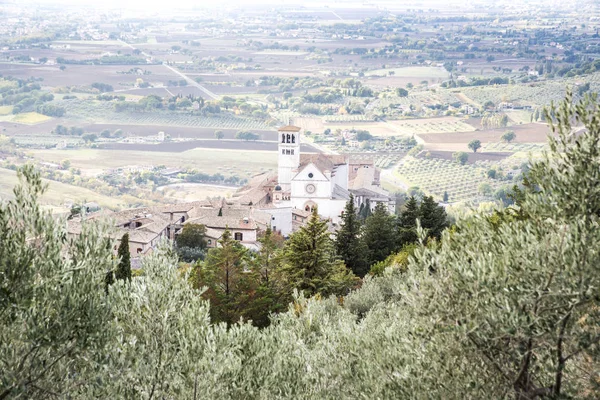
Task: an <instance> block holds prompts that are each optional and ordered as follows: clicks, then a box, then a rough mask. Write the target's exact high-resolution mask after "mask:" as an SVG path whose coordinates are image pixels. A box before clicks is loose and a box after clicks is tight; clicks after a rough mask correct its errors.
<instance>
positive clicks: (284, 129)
mask: <svg viewBox="0 0 600 400" xmlns="http://www.w3.org/2000/svg"><path fill="white" fill-rule="evenodd" d="M301 129H302V128H300V127H298V126H294V125H286V126H282V127H280V128H278V129H277V130H278V131H279V132H300V130H301Z"/></svg>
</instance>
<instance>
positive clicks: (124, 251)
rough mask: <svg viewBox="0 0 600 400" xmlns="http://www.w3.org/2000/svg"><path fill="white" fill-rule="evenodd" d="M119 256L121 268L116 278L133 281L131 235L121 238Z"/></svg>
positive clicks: (118, 269)
mask: <svg viewBox="0 0 600 400" xmlns="http://www.w3.org/2000/svg"><path fill="white" fill-rule="evenodd" d="M117 254H118V256H119V258H120V261H119V266H118V267H117V271H116V273H115V278H117V279H123V280H127V281H131V255H130V254H129V233H126V234H124V235H123V237H122V238H121V244H120V245H119V250H118V253H117Z"/></svg>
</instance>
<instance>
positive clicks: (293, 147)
mask: <svg viewBox="0 0 600 400" xmlns="http://www.w3.org/2000/svg"><path fill="white" fill-rule="evenodd" d="M301 130H302V129H301V128H299V127H297V126H293V125H287V126H282V127H281V128H279V129H278V130H277V132H278V134H279V148H278V150H279V160H278V183H279V186H281V190H282V191H284V192H289V191H290V189H291V182H292V177H293V175H292V174H293V171H294V170H295V169H296V168H298V166H299V165H300V131H301Z"/></svg>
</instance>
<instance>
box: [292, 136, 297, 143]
mask: <svg viewBox="0 0 600 400" xmlns="http://www.w3.org/2000/svg"><path fill="white" fill-rule="evenodd" d="M292 143H296V135H294V134H292Z"/></svg>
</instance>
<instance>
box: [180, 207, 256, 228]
mask: <svg viewBox="0 0 600 400" xmlns="http://www.w3.org/2000/svg"><path fill="white" fill-rule="evenodd" d="M221 210H222V215H221V216H219V208H205V209H195V210H193V211H194V212H193V216H190V219H188V220H187V221H186V222H185V224H188V223H193V224H202V225H204V226H206V227H207V228H214V229H225V228H227V227H229V228H231V229H249V230H254V229H257V228H258V226H257V225H256V221H255V220H254V218H252V217H251V215H250V214H251V212H250V209H248V208H228V207H224V208H221ZM244 218H247V219H248V220H247V222H246V221H245V220H244Z"/></svg>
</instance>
